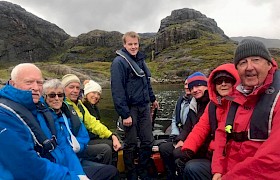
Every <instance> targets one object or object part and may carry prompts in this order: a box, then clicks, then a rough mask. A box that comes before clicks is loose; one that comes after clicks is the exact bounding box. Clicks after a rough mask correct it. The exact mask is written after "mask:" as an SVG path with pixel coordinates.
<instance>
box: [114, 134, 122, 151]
mask: <svg viewBox="0 0 280 180" xmlns="http://www.w3.org/2000/svg"><path fill="white" fill-rule="evenodd" d="M112 141H113V148H114V150H115V151H118V150H119V149H120V148H121V147H122V145H121V143H120V141H119V139H118V137H117V136H116V135H112Z"/></svg>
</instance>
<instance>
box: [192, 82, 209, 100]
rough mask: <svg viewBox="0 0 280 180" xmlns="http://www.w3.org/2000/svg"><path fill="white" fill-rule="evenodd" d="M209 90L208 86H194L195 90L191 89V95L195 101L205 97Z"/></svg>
mask: <svg viewBox="0 0 280 180" xmlns="http://www.w3.org/2000/svg"><path fill="white" fill-rule="evenodd" d="M207 89H208V88H207V86H203V85H198V86H193V88H192V89H191V95H192V96H193V97H194V98H195V99H199V98H201V97H202V96H203V95H204V92H205V90H207Z"/></svg>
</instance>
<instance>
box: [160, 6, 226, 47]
mask: <svg viewBox="0 0 280 180" xmlns="http://www.w3.org/2000/svg"><path fill="white" fill-rule="evenodd" d="M204 32H208V33H211V34H219V35H221V36H222V37H224V38H225V39H227V40H228V39H229V38H228V37H227V36H226V35H225V34H224V32H223V30H222V29H221V28H219V27H218V26H217V23H216V21H215V20H214V19H211V18H208V17H207V16H206V15H204V14H202V13H201V12H199V11H196V10H194V9H189V8H183V9H178V10H174V11H172V12H171V15H170V16H167V17H166V18H164V19H162V20H161V24H160V28H159V31H158V33H157V34H156V37H155V50H156V52H160V51H162V50H163V49H165V48H168V47H170V46H172V45H175V44H179V43H184V42H187V41H189V40H192V39H199V38H200V37H201V36H203V35H204Z"/></svg>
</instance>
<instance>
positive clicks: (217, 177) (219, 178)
mask: <svg viewBox="0 0 280 180" xmlns="http://www.w3.org/2000/svg"><path fill="white" fill-rule="evenodd" d="M212 180H222V174H221V173H215V174H214V176H213V178H212Z"/></svg>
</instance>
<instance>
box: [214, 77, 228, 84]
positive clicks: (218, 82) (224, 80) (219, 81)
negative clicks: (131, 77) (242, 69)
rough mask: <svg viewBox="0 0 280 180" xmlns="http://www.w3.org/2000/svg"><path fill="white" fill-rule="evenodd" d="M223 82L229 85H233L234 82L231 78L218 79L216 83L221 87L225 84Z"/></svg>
mask: <svg viewBox="0 0 280 180" xmlns="http://www.w3.org/2000/svg"><path fill="white" fill-rule="evenodd" d="M223 82H225V84H227V83H231V84H232V83H233V81H232V80H231V79H229V78H221V79H217V80H216V81H215V82H214V83H215V84H217V85H221V84H223Z"/></svg>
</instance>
